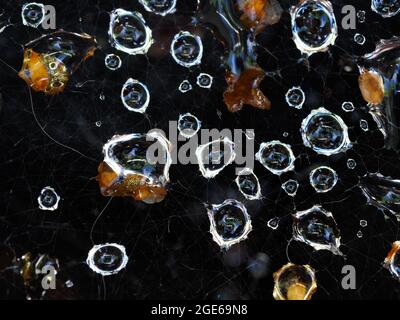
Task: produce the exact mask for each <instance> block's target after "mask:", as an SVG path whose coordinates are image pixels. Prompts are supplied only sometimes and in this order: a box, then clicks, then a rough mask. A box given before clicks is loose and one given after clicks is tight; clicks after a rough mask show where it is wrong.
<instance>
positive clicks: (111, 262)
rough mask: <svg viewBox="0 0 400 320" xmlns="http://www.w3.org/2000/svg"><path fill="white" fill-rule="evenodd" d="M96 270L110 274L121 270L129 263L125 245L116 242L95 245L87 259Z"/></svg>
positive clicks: (102, 273)
mask: <svg viewBox="0 0 400 320" xmlns="http://www.w3.org/2000/svg"><path fill="white" fill-rule="evenodd" d="M86 263H87V265H88V266H89V267H90V269H92V270H93V271H94V272H96V273H99V274H101V275H102V276H109V275H113V274H116V273H118V272H120V271H121V270H122V269H124V268H125V267H126V265H127V263H128V256H127V255H126V250H125V247H124V246H122V245H120V244H116V243H106V244H99V245H95V246H94V247H93V248H92V249H90V251H89V253H88V257H87V260H86Z"/></svg>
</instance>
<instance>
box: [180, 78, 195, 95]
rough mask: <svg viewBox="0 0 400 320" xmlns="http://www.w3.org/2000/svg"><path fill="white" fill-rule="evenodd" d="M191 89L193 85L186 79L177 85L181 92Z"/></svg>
mask: <svg viewBox="0 0 400 320" xmlns="http://www.w3.org/2000/svg"><path fill="white" fill-rule="evenodd" d="M192 89H193V87H192V85H191V84H190V82H189V81H188V80H183V81H182V83H181V84H180V85H179V91H180V92H182V93H185V92H188V91H190V90H192Z"/></svg>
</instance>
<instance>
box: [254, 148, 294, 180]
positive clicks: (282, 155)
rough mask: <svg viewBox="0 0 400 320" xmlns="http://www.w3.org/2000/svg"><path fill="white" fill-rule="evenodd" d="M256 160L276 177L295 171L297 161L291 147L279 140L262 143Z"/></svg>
mask: <svg viewBox="0 0 400 320" xmlns="http://www.w3.org/2000/svg"><path fill="white" fill-rule="evenodd" d="M256 159H257V160H258V161H260V162H261V164H262V165H263V166H264V167H265V168H267V169H268V170H269V171H271V172H272V173H273V174H276V175H281V174H282V173H284V172H287V171H291V170H293V169H294V161H295V160H296V158H295V157H294V154H293V151H292V148H291V146H290V145H288V144H286V143H282V142H280V141H277V140H274V141H270V142H267V143H262V144H261V145H260V149H259V151H258V152H257V154H256Z"/></svg>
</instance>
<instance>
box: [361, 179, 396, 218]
mask: <svg viewBox="0 0 400 320" xmlns="http://www.w3.org/2000/svg"><path fill="white" fill-rule="evenodd" d="M358 187H359V188H360V189H361V191H362V192H363V194H364V196H365V197H366V198H367V201H368V204H370V205H373V206H374V207H376V208H378V209H381V210H387V211H389V212H390V213H391V214H393V215H394V216H396V217H400V180H395V179H392V178H391V177H385V176H383V175H381V174H380V173H368V174H366V175H365V176H363V177H362V178H361V179H360V183H359V184H358Z"/></svg>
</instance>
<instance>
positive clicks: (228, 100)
mask: <svg viewBox="0 0 400 320" xmlns="http://www.w3.org/2000/svg"><path fill="white" fill-rule="evenodd" d="M264 77H265V72H264V70H262V69H261V68H259V67H249V68H247V69H245V70H244V71H243V72H242V73H240V75H239V76H235V75H233V74H232V73H228V74H227V76H226V81H227V83H228V87H227V89H226V91H225V92H224V102H225V104H226V106H227V107H228V110H229V111H230V112H236V111H239V110H241V109H242V108H243V105H244V104H248V105H251V106H253V107H255V108H258V109H263V110H269V109H271V102H270V100H269V99H268V98H267V97H266V96H265V95H264V94H263V93H262V91H261V90H260V89H259V85H260V83H261V81H262V80H263V79H264Z"/></svg>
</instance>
